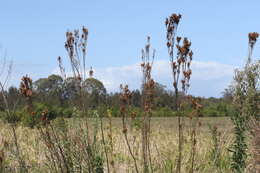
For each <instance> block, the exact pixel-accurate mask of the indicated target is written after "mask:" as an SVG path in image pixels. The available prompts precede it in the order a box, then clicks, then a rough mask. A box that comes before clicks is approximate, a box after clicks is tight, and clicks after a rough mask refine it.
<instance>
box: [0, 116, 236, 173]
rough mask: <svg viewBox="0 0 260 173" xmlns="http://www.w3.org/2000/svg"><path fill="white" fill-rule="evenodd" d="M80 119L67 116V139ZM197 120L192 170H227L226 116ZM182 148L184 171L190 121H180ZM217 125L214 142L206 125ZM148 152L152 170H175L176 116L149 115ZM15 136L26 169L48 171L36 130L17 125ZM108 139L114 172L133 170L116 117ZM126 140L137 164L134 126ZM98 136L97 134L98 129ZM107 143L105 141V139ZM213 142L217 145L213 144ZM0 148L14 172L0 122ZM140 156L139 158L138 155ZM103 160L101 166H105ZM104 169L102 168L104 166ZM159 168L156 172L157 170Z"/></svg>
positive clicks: (10, 149) (80, 123)
mask: <svg viewBox="0 0 260 173" xmlns="http://www.w3.org/2000/svg"><path fill="white" fill-rule="evenodd" d="M85 121H86V120H84V119H69V120H68V132H67V135H68V136H70V137H71V138H75V137H77V136H80V130H82V129H86V127H85ZM198 121H199V122H200V123H199V124H200V125H199V127H198V128H197V131H196V136H197V137H196V155H195V172H200V173H201V172H205V173H206V172H212V173H213V172H230V156H229V152H228V150H227V149H228V148H229V146H230V144H231V141H232V135H231V134H232V133H230V132H231V130H232V124H231V121H230V120H229V119H228V118H200V119H199V120H198ZM184 122H185V123H184V134H183V136H184V137H183V139H184V148H183V151H184V152H183V153H184V154H183V169H184V170H185V172H188V170H189V167H190V164H189V163H190V150H191V142H190V140H191V139H190V134H191V128H190V120H189V119H188V118H187V119H185V121H184ZM209 125H210V126H212V127H213V126H215V127H217V129H218V130H217V131H218V132H217V134H216V135H215V136H216V139H217V143H216V142H215V143H214V139H213V135H212V133H211V130H210V128H209ZM103 127H104V136H105V137H107V136H108V135H109V134H110V132H109V129H110V128H109V123H108V120H107V119H106V120H103ZM151 129H152V132H151V155H152V163H153V165H154V168H153V169H154V172H160V171H161V170H164V172H171V171H173V170H174V169H175V166H174V165H176V158H177V151H178V150H177V148H178V137H177V119H176V118H153V119H152V121H151ZM16 130H17V138H18V142H19V144H20V150H21V152H22V157H23V158H24V160H25V162H26V165H27V167H28V168H29V172H52V171H50V170H49V168H48V166H47V165H48V164H47V163H48V160H47V159H46V151H47V148H46V146H45V145H44V144H43V141H42V139H41V137H40V135H39V130H38V129H30V128H26V127H22V126H18V127H17V128H16ZM111 130H112V139H113V151H112V158H113V161H114V163H115V164H114V168H113V169H115V172H119V173H121V172H122V173H124V172H133V171H134V165H133V160H132V159H131V156H130V154H129V151H128V149H127V145H126V144H125V140H124V137H123V133H122V123H121V119H120V118H113V119H112V129H111ZM128 135H129V140H130V143H131V146H132V148H133V151H134V153H135V155H136V158H137V163H138V166H141V156H140V155H141V140H140V131H139V130H138V128H133V129H131V128H130V129H129V132H128ZM97 136H98V138H99V139H100V136H101V133H100V128H98V135H97ZM105 143H108V141H105ZM216 145H217V146H216ZM214 146H215V149H216V148H217V151H215V152H218V153H219V155H218V158H216V157H215V156H216V155H215V154H214V148H213V147H214ZM0 151H1V157H2V158H3V160H4V161H3V162H4V165H6V167H8V169H9V170H10V171H15V170H16V167H17V165H18V163H17V159H16V158H15V154H14V153H15V150H14V141H13V138H12V136H11V128H10V126H8V125H6V124H3V123H1V124H0ZM139 156H140V157H139ZM105 164H106V163H105V161H104V165H105ZM104 167H105V170H106V166H104ZM159 170H160V171H159Z"/></svg>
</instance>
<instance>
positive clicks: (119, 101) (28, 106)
mask: <svg viewBox="0 0 260 173" xmlns="http://www.w3.org/2000/svg"><path fill="white" fill-rule="evenodd" d="M181 18H182V16H181V15H180V14H174V13H173V14H171V15H170V16H169V17H167V18H166V20H165V27H166V44H165V46H166V47H167V49H168V54H169V68H170V69H171V72H170V74H169V75H170V76H172V88H171V89H170V91H165V90H164V87H163V85H161V84H159V83H157V82H156V81H155V80H154V79H153V76H152V69H153V65H154V64H153V62H154V59H155V49H153V48H152V45H151V37H150V36H148V37H147V42H146V44H145V46H144V48H143V49H142V51H141V63H140V69H141V74H142V81H141V86H140V90H135V91H130V89H129V86H128V85H120V91H119V92H117V93H112V94H109V93H107V92H106V89H105V87H104V85H103V84H102V82H100V81H99V80H98V79H95V78H94V76H93V75H94V74H93V73H94V71H93V69H92V68H90V71H89V75H88V77H87V71H86V53H87V45H88V34H89V32H88V29H87V28H86V27H84V26H83V27H82V28H81V29H80V30H74V31H67V32H66V33H65V36H66V40H65V44H64V47H65V50H66V52H67V56H68V58H67V59H68V61H69V64H70V65H71V69H70V70H69V71H66V70H65V67H64V66H63V58H62V57H60V56H59V57H58V58H57V61H58V66H59V70H60V75H51V76H49V77H48V78H41V79H39V80H37V81H32V79H31V78H30V76H28V75H26V76H23V77H22V79H21V82H20V86H19V88H16V87H10V88H8V87H7V84H8V82H7V81H8V80H9V79H10V75H11V71H12V70H13V69H12V64H11V63H10V65H8V63H7V62H5V63H3V65H2V66H3V67H5V68H2V69H4V70H2V71H3V72H1V73H0V76H1V80H0V95H1V98H0V103H1V104H0V119H1V121H0V172H18V173H28V172H33V173H41V172H42V173H45V172H50V173H52V172H53V173H85V172H86V173H104V172H107V173H127V172H129V173H130V172H135V173H208V172H212V173H223V172H225V173H229V172H235V173H245V172H248V173H259V170H260V167H259V165H260V149H259V146H260V135H259V134H260V129H259V127H260V124H259V123H260V121H259V115H260V102H259V98H260V95H259V93H260V92H259V91H260V90H259V86H260V85H259V82H260V74H259V72H260V70H259V69H260V61H253V60H252V53H253V48H254V45H255V44H256V42H257V39H258V37H259V34H258V33H256V32H251V33H249V34H248V45H249V54H248V58H247V61H246V64H245V66H244V67H243V68H242V69H237V70H236V71H235V73H234V80H233V82H232V84H231V85H230V86H229V88H228V89H225V92H224V96H223V98H220V99H216V98H208V99H205V98H201V97H195V96H192V95H190V94H189V92H188V91H189V88H190V87H192V84H191V83H190V78H191V77H192V74H193V71H192V63H193V51H192V49H191V41H190V40H189V39H188V38H187V37H179V36H178V35H177V28H178V25H179V22H180V20H181ZM5 71H6V72H5ZM2 76H4V77H3V78H2ZM2 79H3V80H2ZM205 87H207V86H205ZM202 89H203V88H202ZM207 116H212V117H207Z"/></svg>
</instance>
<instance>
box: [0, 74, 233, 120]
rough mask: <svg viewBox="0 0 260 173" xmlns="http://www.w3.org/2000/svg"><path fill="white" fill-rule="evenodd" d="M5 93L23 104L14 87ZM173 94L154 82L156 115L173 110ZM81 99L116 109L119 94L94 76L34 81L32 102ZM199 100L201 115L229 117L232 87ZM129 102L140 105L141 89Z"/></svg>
mask: <svg viewBox="0 0 260 173" xmlns="http://www.w3.org/2000/svg"><path fill="white" fill-rule="evenodd" d="M81 87H82V88H81ZM79 91H80V92H83V96H84V97H83V98H80V93H79ZM5 92H7V94H8V98H9V100H8V101H9V102H10V104H13V105H14V104H15V105H16V106H17V108H23V107H24V106H25V105H24V98H23V97H22V96H21V95H20V93H19V90H18V89H17V88H16V87H10V88H9V89H8V90H7V91H5ZM174 95H175V94H174V92H173V91H172V90H169V89H167V87H166V86H165V85H162V84H160V83H155V87H154V95H153V97H154V103H153V107H154V110H155V111H159V112H158V113H157V114H156V116H167V115H168V114H169V111H175V108H174V106H173V105H174V103H175V99H174ZM179 97H180V99H182V97H183V94H182V93H179ZM80 99H82V100H83V102H84V103H85V104H84V105H85V106H86V108H88V109H97V108H99V107H104V106H105V107H109V108H112V109H114V110H117V111H118V110H119V100H120V99H119V93H118V92H114V93H108V92H107V90H106V88H105V86H104V84H103V83H102V82H101V81H100V80H98V79H95V78H93V77H90V78H87V79H86V80H85V81H83V82H82V83H81V84H80V81H79V80H78V79H75V78H74V77H68V78H66V79H63V78H62V77H61V76H59V75H54V74H53V75H50V76H48V77H47V78H40V79H38V80H36V81H35V82H33V102H34V103H40V104H44V105H47V106H52V107H53V106H55V107H58V108H64V109H65V108H66V109H67V108H73V107H76V106H77V105H78V102H80ZM201 100H202V105H203V106H204V108H203V111H202V116H228V111H229V110H230V103H231V101H232V87H229V88H228V89H225V91H224V92H223V97H222V98H214V97H210V98H201ZM2 103H3V100H2V99H1V98H0V111H3V110H4V107H2V106H1V105H3V104H2ZM131 105H132V106H133V107H135V108H137V109H140V108H141V107H142V90H139V89H135V90H133V91H132V98H131ZM165 111H166V112H165ZM161 114H162V115H161Z"/></svg>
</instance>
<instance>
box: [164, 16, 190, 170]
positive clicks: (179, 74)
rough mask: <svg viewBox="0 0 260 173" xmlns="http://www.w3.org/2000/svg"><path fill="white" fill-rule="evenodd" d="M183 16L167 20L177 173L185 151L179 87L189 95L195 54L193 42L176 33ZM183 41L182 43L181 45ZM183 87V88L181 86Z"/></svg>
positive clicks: (171, 17)
mask: <svg viewBox="0 0 260 173" xmlns="http://www.w3.org/2000/svg"><path fill="white" fill-rule="evenodd" d="M180 19H181V15H180V14H179V15H177V14H172V15H171V16H170V17H168V18H166V21H165V25H166V30H167V32H166V38H167V44H166V45H167V48H168V54H169V57H170V65H171V70H172V76H173V88H174V91H175V109H176V111H177V115H178V139H179V140H178V150H179V151H178V162H177V167H176V172H178V173H181V164H182V150H183V129H182V128H183V127H182V126H183V123H182V118H181V117H182V115H181V108H182V104H181V101H180V99H179V87H181V91H182V92H183V94H186V93H187V90H188V88H189V86H190V85H189V80H190V77H191V73H192V71H191V68H190V65H191V62H192V56H193V53H192V51H191V50H190V46H191V42H190V41H189V40H188V39H187V38H186V37H184V38H183V39H182V38H181V37H177V38H175V37H176V32H177V28H178V24H179V22H180ZM181 41H182V43H181ZM175 46H176V48H177V53H176V55H174V48H175ZM179 85H181V86H179Z"/></svg>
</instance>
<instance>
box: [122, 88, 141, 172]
mask: <svg viewBox="0 0 260 173" xmlns="http://www.w3.org/2000/svg"><path fill="white" fill-rule="evenodd" d="M120 90H121V92H120V114H121V117H122V124H123V134H124V138H125V141H126V144H127V148H128V151H129V153H130V155H131V157H132V159H133V161H134V167H135V171H136V173H139V169H138V165H137V158H136V156H135V154H134V152H133V146H132V145H131V144H130V141H129V136H128V127H127V119H128V117H129V113H130V110H129V105H130V100H131V97H132V93H131V91H130V90H129V89H128V85H126V86H123V85H120Z"/></svg>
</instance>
